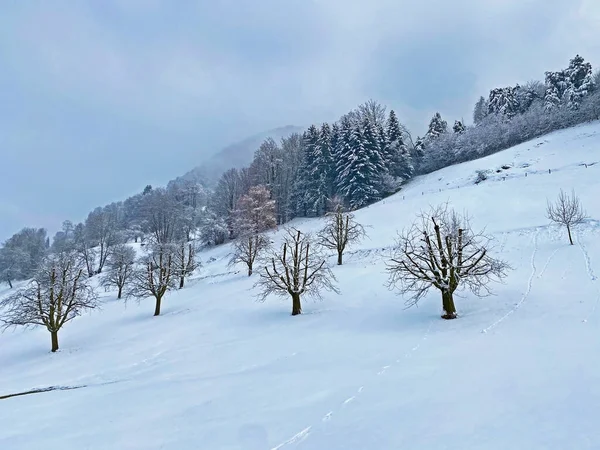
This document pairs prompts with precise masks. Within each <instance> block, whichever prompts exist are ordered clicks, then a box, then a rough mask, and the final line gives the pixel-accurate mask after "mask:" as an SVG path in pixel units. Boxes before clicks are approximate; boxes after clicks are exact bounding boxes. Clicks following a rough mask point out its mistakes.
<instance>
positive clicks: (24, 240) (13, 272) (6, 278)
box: [0, 228, 48, 288]
mask: <svg viewBox="0 0 600 450" xmlns="http://www.w3.org/2000/svg"><path fill="white" fill-rule="evenodd" d="M47 251H48V243H47V234H46V230H45V229H44V228H37V229H36V228H23V229H22V230H21V231H19V232H18V233H16V234H14V235H13V236H12V237H11V238H10V239H8V240H7V241H6V242H4V244H3V245H2V247H0V277H1V278H0V282H5V283H7V284H8V285H9V286H10V287H11V288H12V282H13V281H14V280H25V279H28V278H31V277H32V276H33V275H34V274H35V273H36V272H37V270H38V268H39V267H40V264H41V263H42V260H43V258H44V256H45V255H46V253H47Z"/></svg>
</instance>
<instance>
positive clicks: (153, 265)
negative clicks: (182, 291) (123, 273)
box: [127, 245, 177, 316]
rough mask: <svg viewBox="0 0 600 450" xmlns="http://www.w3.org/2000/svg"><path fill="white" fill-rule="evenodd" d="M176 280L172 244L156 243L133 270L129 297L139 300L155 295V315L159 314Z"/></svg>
mask: <svg viewBox="0 0 600 450" xmlns="http://www.w3.org/2000/svg"><path fill="white" fill-rule="evenodd" d="M176 282H177V279H176V276H175V270H174V264H173V250H172V248H171V246H170V245H156V246H155V248H154V249H152V251H151V252H150V254H149V255H148V256H147V257H145V258H143V260H142V262H141V264H140V266H139V267H138V268H136V270H135V271H134V272H133V276H132V278H131V283H130V288H129V290H128V292H127V297H133V298H135V299H137V300H138V301H139V300H142V299H144V298H146V297H154V299H155V300H156V303H155V307H154V315H155V316H159V315H160V307H161V303H162V299H163V297H164V295H165V294H166V293H167V291H170V290H172V289H175V287H176Z"/></svg>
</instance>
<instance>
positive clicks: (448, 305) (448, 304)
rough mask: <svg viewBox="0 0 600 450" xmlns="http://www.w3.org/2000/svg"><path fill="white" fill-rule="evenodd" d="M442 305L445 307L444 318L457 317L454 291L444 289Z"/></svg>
mask: <svg viewBox="0 0 600 450" xmlns="http://www.w3.org/2000/svg"><path fill="white" fill-rule="evenodd" d="M442 307H443V308H444V314H443V315H442V319H456V306H454V298H453V296H452V292H450V291H442Z"/></svg>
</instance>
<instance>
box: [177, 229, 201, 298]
mask: <svg viewBox="0 0 600 450" xmlns="http://www.w3.org/2000/svg"><path fill="white" fill-rule="evenodd" d="M196 253H197V252H196V243H195V242H186V241H181V242H179V243H178V244H177V245H176V249H175V252H174V255H173V256H174V260H173V264H174V269H175V272H176V273H177V276H178V277H179V289H183V287H184V285H185V279H186V278H187V277H188V276H190V275H191V274H192V273H193V272H194V270H196V269H197V268H198V262H197V261H196Z"/></svg>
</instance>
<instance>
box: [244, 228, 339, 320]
mask: <svg viewBox="0 0 600 450" xmlns="http://www.w3.org/2000/svg"><path fill="white" fill-rule="evenodd" d="M267 259H268V262H267V263H266V264H265V267H264V269H263V271H262V272H261V274H260V278H259V280H258V281H257V282H256V284H255V286H256V287H258V288H259V289H260V293H259V299H260V300H263V301H264V300H266V298H267V297H268V296H269V295H276V296H279V297H288V296H289V297H291V299H292V316H295V315H298V314H301V313H302V301H301V299H302V298H303V297H304V296H308V297H314V298H321V294H322V291H324V290H328V291H334V292H338V290H337V288H336V286H335V281H336V279H335V276H334V275H333V273H332V272H331V270H330V269H329V267H327V264H326V258H325V257H324V256H323V255H322V254H321V253H320V252H319V248H318V246H317V245H315V243H314V241H313V240H312V238H311V236H310V235H308V234H304V233H302V232H301V231H300V230H297V229H295V228H287V229H286V230H285V236H284V242H283V245H282V248H281V251H277V250H272V251H271V252H270V254H269V257H268V258H267Z"/></svg>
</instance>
